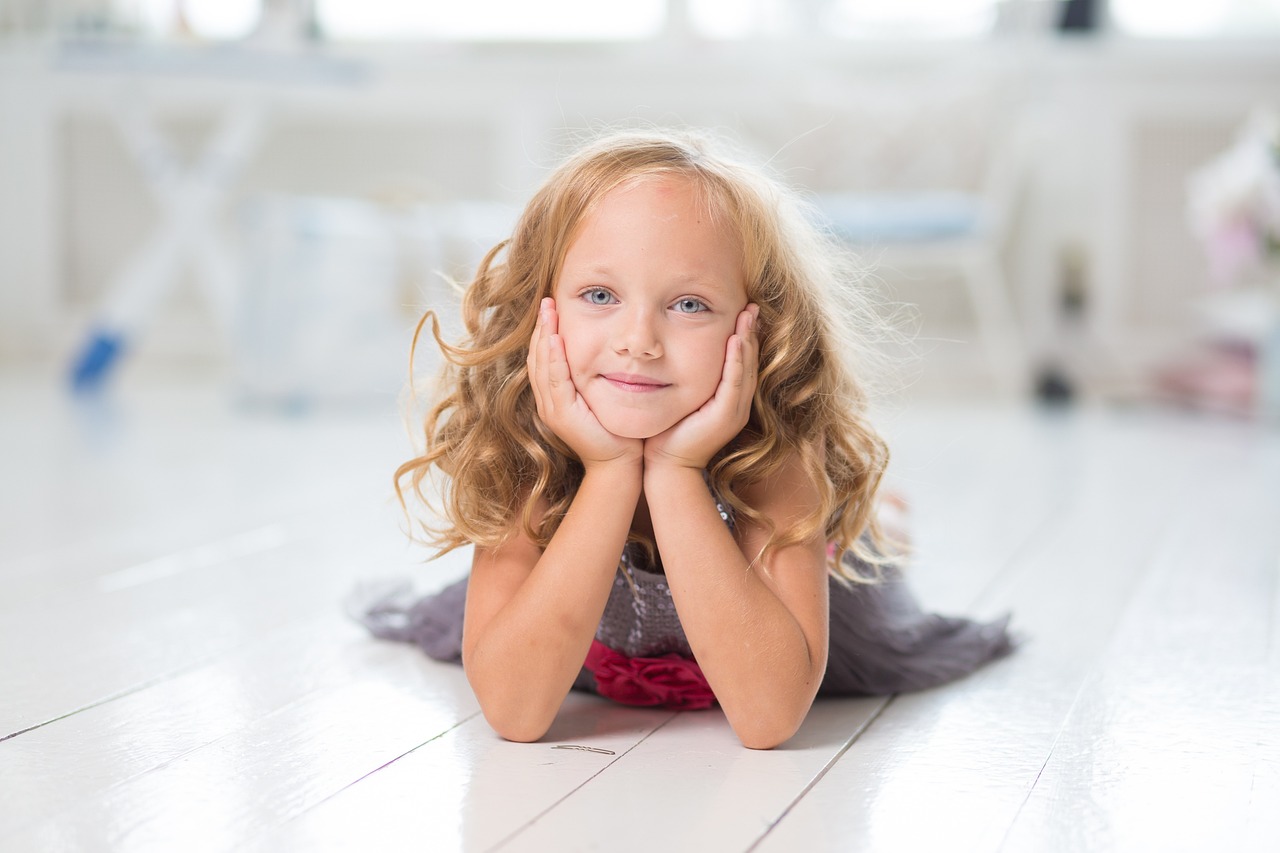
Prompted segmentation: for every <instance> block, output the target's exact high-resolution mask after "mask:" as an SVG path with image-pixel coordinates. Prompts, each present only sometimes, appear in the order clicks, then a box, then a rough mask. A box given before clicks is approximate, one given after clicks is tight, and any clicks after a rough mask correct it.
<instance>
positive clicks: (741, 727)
mask: <svg viewBox="0 0 1280 853" xmlns="http://www.w3.org/2000/svg"><path fill="white" fill-rule="evenodd" d="M805 710H807V708H806V709H805ZM804 718H805V713H804V712H803V711H801V712H799V713H777V714H760V713H758V712H757V713H754V714H748V715H747V716H746V717H745V718H742V719H730V721H729V725H730V726H731V727H732V728H733V733H734V734H735V735H737V736H738V740H739V741H741V742H742V745H743V746H745V747H746V748H747V749H773V748H774V747H777V746H781V745H782V744H784V743H786V742H787V741H788V740H790V739H791V738H792V736H794V735H795V733H796V732H797V731H799V730H800V724H801V723H803V722H804Z"/></svg>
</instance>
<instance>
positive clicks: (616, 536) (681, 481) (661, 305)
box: [362, 134, 1010, 748]
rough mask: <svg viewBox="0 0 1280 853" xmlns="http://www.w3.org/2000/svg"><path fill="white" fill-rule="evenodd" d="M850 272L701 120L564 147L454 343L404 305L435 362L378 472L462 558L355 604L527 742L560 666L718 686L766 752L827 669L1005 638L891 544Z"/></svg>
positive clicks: (557, 693)
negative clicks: (914, 585) (438, 369)
mask: <svg viewBox="0 0 1280 853" xmlns="http://www.w3.org/2000/svg"><path fill="white" fill-rule="evenodd" d="M856 284H857V283H856V282H854V281H848V280H842V278H841V276H840V274H839V263H838V253H837V252H835V251H833V250H832V249H831V248H829V246H828V244H827V243H826V242H825V241H824V239H823V237H822V236H821V234H820V233H818V231H817V230H816V229H814V228H813V227H812V226H811V225H810V224H809V221H808V220H807V219H806V218H805V217H804V215H803V214H802V211H801V208H800V206H799V205H798V204H796V203H795V202H794V200H793V199H792V197H791V196H789V195H788V194H787V193H786V192H785V191H784V190H783V189H782V188H781V187H780V186H778V185H776V184H775V183H773V182H772V181H770V180H769V179H767V178H765V177H764V176H763V175H762V174H761V173H760V172H758V171H756V170H753V169H750V168H747V167H744V166H742V165H740V164H739V163H737V162H736V161H734V160H731V159H729V158H727V157H725V156H722V155H719V154H717V153H715V152H713V151H712V150H711V149H710V148H709V146H708V145H707V144H706V143H705V142H703V141H702V140H700V139H697V138H693V137H685V136H681V135H674V134H624V135H615V136H610V137H608V138H604V139H601V140H599V141H597V142H596V143H595V144H593V145H590V146H588V147H587V148H585V149H584V150H582V151H581V152H580V153H578V154H577V155H576V156H574V157H573V158H572V159H570V160H569V161H568V162H567V163H565V164H564V165H563V166H561V167H560V168H559V169H558V170H557V171H556V172H554V173H553V174H552V175H551V177H550V178H549V180H548V181H547V182H546V184H545V185H544V186H543V187H542V188H541V190H539V191H538V193H537V194H536V195H535V196H534V198H533V200H532V201H531V202H530V203H529V205H528V207H527V208H526V209H525V211H524V213H523V215H522V217H521V218H520V220H519V222H518V224H517V225H516V228H515V231H514V233H513V234H512V236H511V238H510V239H509V240H507V241H506V242H504V243H503V244H500V245H499V246H498V247H496V248H495V249H494V250H493V251H491V252H490V253H489V255H488V256H487V257H486V258H485V260H484V262H483V263H482V264H481V265H480V268H479V271H478V272H477V273H476V276H475V280H474V281H473V282H472V283H471V284H470V286H469V288H468V289H467V291H466V295H465V298H464V302H463V318H464V320H465V324H466V331H467V334H466V338H465V340H464V341H463V342H462V343H461V344H460V345H457V346H454V345H449V344H447V343H445V342H444V341H442V340H441V339H440V333H439V330H438V326H435V321H434V318H433V317H431V315H430V313H428V315H427V316H426V317H424V318H423V322H422V323H420V324H419V326H418V333H420V332H421V330H422V328H423V324H424V323H426V322H427V320H428V319H431V321H432V323H433V329H434V330H435V336H436V339H437V342H438V343H439V344H440V346H441V348H442V350H443V352H444V355H445V358H446V362H447V364H446V369H445V371H444V374H443V383H442V385H441V397H440V398H439V399H438V401H436V403H435V405H434V407H433V408H431V409H430V411H429V413H428V414H427V416H426V422H425V452H424V453H423V454H422V455H421V456H419V457H417V458H415V459H413V460H411V461H410V462H408V463H406V464H405V465H403V466H402V467H401V468H400V469H399V470H398V471H397V472H396V487H397V491H398V493H399V494H400V495H401V497H402V499H403V497H404V490H405V488H406V485H407V489H408V490H409V491H410V492H411V493H413V494H416V495H417V496H418V497H419V498H422V499H423V500H427V498H426V497H425V492H430V491H432V489H426V490H424V488H423V486H424V480H428V482H429V483H431V484H432V485H433V486H434V487H435V488H437V489H438V490H439V492H440V493H441V494H442V495H443V499H442V505H441V507H440V509H439V515H440V516H442V517H443V518H444V519H445V525H444V526H443V527H442V528H441V527H430V526H427V530H428V532H429V533H430V534H431V537H432V541H434V542H435V543H436V544H437V545H439V546H441V548H442V549H443V550H444V551H448V550H451V549H453V548H456V547H458V546H460V545H464V544H471V545H474V546H475V554H474V561H473V565H472V571H471V574H470V577H469V578H468V579H467V580H465V581H463V582H461V583H459V584H457V585H455V586H453V587H451V588H449V589H447V590H445V591H444V592H443V593H440V594H438V595H434V596H430V597H428V598H426V599H424V600H422V601H419V602H416V603H411V604H405V603H400V602H397V601H395V600H392V599H390V598H388V599H385V600H382V601H379V602H375V603H374V604H373V605H372V606H371V607H369V608H368V609H367V610H366V612H364V613H363V614H362V618H363V619H364V621H365V622H366V624H367V625H369V627H370V628H371V629H372V630H373V631H374V633H376V634H378V635H379V636H383V637H391V638H396V639H401V640H408V641H412V642H416V643H418V644H419V645H421V646H422V647H423V648H424V649H426V650H427V651H428V653H429V654H431V655H432V656H433V657H436V658H440V659H446V660H458V659H461V661H462V663H463V666H464V667H465V670H466V674H467V678H468V679H469V681H470V683H471V685H472V687H473V689H474V690H475V693H476V697H477V698H478V700H479V703H480V706H481V708H482V709H483V711H484V715H485V717H486V719H487V720H488V721H489V723H490V724H491V725H492V726H493V728H494V729H495V730H496V731H497V732H498V734H500V735H501V736H502V737H504V738H508V739H511V740H517V741H533V740H537V739H538V738H540V737H542V736H543V735H544V734H545V733H546V731H547V729H548V728H549V727H550V725H551V722H552V720H553V718H554V717H555V715H556V713H557V711H558V709H559V708H560V706H561V703H562V702H563V701H564V698H565V696H566V694H567V693H568V691H569V690H570V689H571V688H574V687H577V688H580V689H585V690H592V691H595V692H597V693H599V694H601V695H603V696H605V697H609V698H612V699H616V700H618V701H621V702H626V703H630V704H638V705H661V706H666V707H672V708H705V707H709V706H710V705H712V704H717V703H718V704H719V706H720V707H721V709H722V710H723V712H724V714H725V717H726V718H727V720H728V722H729V725H730V726H732V728H733V730H734V732H735V733H736V734H737V736H738V737H739V739H740V740H741V741H742V743H743V744H744V745H746V746H748V747H753V748H770V747H773V746H776V745H778V744H780V743H782V742H783V741H785V740H787V739H788V738H789V737H791V736H792V735H793V734H794V733H795V731H796V730H797V728H798V727H799V726H800V724H801V722H802V721H803V720H804V718H805V715H806V713H807V712H808V710H809V707H810V705H811V704H812V703H813V700H814V697H815V696H816V695H818V694H819V693H823V694H833V695H849V694H863V695H865V694H881V693H891V692H897V691H902V690H912V689H919V688H923V687H928V686H932V685H936V684H939V683H942V682H944V681H947V680H949V679H952V678H955V677H957V676H959V675H962V674H964V673H967V672H969V671H971V670H972V669H974V668H976V667H978V666H980V665H981V664H983V663H984V662H986V661H989V660H991V659H993V658H996V657H998V656H1000V655H1003V654H1005V653H1006V652H1007V651H1008V650H1009V648H1010V643H1009V638H1008V635H1007V634H1006V632H1005V627H1004V622H1003V621H1001V622H997V623H992V624H989V625H980V624H977V623H973V622H970V621H968V620H963V619H954V618H945V617H940V616H934V615H928V614H924V613H921V612H920V610H919V608H918V607H917V606H916V604H915V602H914V600H913V599H912V598H911V596H910V594H909V592H907V590H906V589H905V588H904V587H903V586H902V584H901V581H900V578H899V577H898V576H897V574H896V571H895V569H894V568H893V565H892V563H891V561H890V560H888V559H886V558H884V557H882V556H880V553H882V552H883V551H884V548H883V547H882V545H883V542H882V537H881V534H880V529H879V525H878V524H877V519H876V507H877V504H876V491H877V487H878V486H879V483H880V479H881V475H882V474H883V473H884V470H885V465H886V463H887V460H888V453H887V450H886V447H885V444H884V442H883V441H882V440H881V439H880V437H879V436H878V435H877V434H876V433H875V432H874V431H873V430H872V428H871V427H870V426H869V425H868V423H867V422H866V420H865V411H864V410H865V406H866V401H865V393H864V390H863V387H862V385H861V384H860V382H859V377H857V376H855V375H853V373H852V372H851V371H850V370H849V369H848V368H847V367H846V366H845V362H844V361H843V360H842V358H841V349H842V347H844V346H845V343H844V338H843V330H842V329H841V328H840V327H841V325H842V323H843V322H844V320H843V318H842V316H841V313H840V312H839V311H838V310H837V308H836V307H837V306H838V305H839V304H841V303H842V302H843V301H845V300H844V299H843V297H842V296H841V295H840V293H839V289H840V288H854V287H856ZM416 341H417V333H415V345H416ZM437 474H442V475H444V477H442V478H437V477H436V476H435V475H437ZM428 503H430V501H429V500H428Z"/></svg>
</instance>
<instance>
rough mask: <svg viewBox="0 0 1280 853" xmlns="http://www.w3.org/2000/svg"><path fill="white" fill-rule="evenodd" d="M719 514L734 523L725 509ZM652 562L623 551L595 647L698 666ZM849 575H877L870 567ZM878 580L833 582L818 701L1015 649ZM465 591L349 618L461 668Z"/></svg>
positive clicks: (390, 591)
mask: <svg viewBox="0 0 1280 853" xmlns="http://www.w3.org/2000/svg"><path fill="white" fill-rule="evenodd" d="M721 515H722V516H723V517H724V518H725V520H726V522H728V523H729V524H730V526H732V520H731V519H730V518H729V516H728V515H727V514H726V513H725V512H724V511H723V509H722V510H721ZM845 559H846V560H854V557H853V556H852V555H849V554H846V556H845ZM647 562H648V561H647V559H646V558H645V553H644V549H643V548H641V547H640V546H638V545H635V544H631V545H628V546H627V548H626V550H625V551H624V552H623V555H622V559H621V561H620V563H619V567H618V574H617V577H616V578H615V579H614V584H613V588H612V590H611V591H610V595H609V600H608V603H607V604H606V605H605V609H604V615H603V616H602V617H601V619H600V625H599V627H598V628H597V630H596V640H597V641H598V642H599V643H600V644H603V646H605V647H607V648H609V649H612V650H614V651H615V652H618V653H620V654H621V655H624V656H626V657H627V658H659V657H663V656H670V655H677V656H679V657H681V658H687V659H690V660H692V658H693V651H692V649H690V647H689V641H688V640H687V639H686V638H685V633H684V629H683V628H682V626H681V624H680V617H679V614H677V613H676V609H675V604H674V602H673V601H672V598H671V590H670V588H669V587H668V586H667V583H666V577H665V576H664V575H663V574H662V573H661V572H659V571H654V570H653V568H652V567H650V566H647V565H646V563H647ZM853 568H855V569H862V571H861V572H860V574H863V575H868V574H871V572H870V571H868V570H867V569H866V567H865V566H858V565H856V564H855V565H853ZM882 576H883V580H882V581H881V582H879V583H876V584H853V583H848V582H845V581H843V580H841V579H838V578H834V577H833V578H831V580H830V581H829V583H830V611H831V613H830V640H829V653H828V659H827V671H826V675H825V677H824V678H823V681H822V686H821V688H820V689H819V691H818V693H819V695H827V696H869V695H871V696H879V695H888V694H891V693H900V692H905V691H912V690H922V689H925V688H928V687H935V686H937V685H939V684H944V683H946V682H948V681H951V680H953V679H956V678H959V677H961V676H963V675H967V674H968V673H970V672H972V671H974V670H975V669H977V668H978V667H980V666H982V665H983V664H986V663H988V662H990V661H993V660H996V659H997V658H1001V657H1003V656H1005V655H1007V654H1008V653H1009V652H1010V651H1011V650H1012V649H1013V646H1014V643H1013V640H1012V639H1011V637H1010V635H1009V631H1008V621H1009V617H1008V616H1004V617H1002V618H1000V619H997V620H995V621H992V622H977V621H974V620H971V619H966V618H962V617H955V616H941V615H938V614H934V613H927V612H925V611H923V610H922V609H921V608H920V605H919V603H918V602H917V601H916V599H915V597H914V595H913V594H912V593H911V590H910V589H909V588H908V587H907V585H906V583H905V582H904V580H903V578H902V576H901V573H900V572H899V571H898V570H897V569H895V568H893V567H889V568H887V569H884V570H882ZM466 591H467V579H466V578H464V579H462V580H460V581H458V582H456V583H454V584H452V585H451V586H448V587H446V588H445V589H444V590H442V591H440V592H438V593H435V594H432V595H428V596H425V597H415V596H414V595H413V593H412V591H411V588H410V586H409V584H407V583H405V584H402V585H399V586H394V587H384V588H382V589H376V588H364V589H362V590H359V591H357V593H356V594H354V595H353V596H352V598H351V600H350V601H349V602H348V611H349V612H350V613H351V615H352V616H353V617H354V618H356V619H357V620H358V621H360V622H362V623H363V624H364V625H365V626H366V627H367V628H368V629H369V631H370V632H372V633H373V634H374V635H375V636H377V637H381V638H383V639H388V640H397V641H401V642H407V643H413V644H415V645H417V646H419V647H420V648H422V650H423V651H425V652H426V653H427V654H428V655H429V656H430V657H432V658H434V659H436V660H441V661H450V662H461V660H462V614H463V605H464V602H465V600H466ZM574 686H575V687H576V688H578V689H582V690H590V691H597V685H596V678H595V675H594V673H593V672H592V671H591V670H590V669H588V668H587V667H586V666H584V667H583V670H582V672H581V674H580V675H579V677H578V679H577V681H576V682H575V684H574Z"/></svg>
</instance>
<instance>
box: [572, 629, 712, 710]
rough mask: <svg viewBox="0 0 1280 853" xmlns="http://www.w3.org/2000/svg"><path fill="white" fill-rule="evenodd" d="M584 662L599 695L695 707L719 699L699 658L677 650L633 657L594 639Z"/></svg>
mask: <svg viewBox="0 0 1280 853" xmlns="http://www.w3.org/2000/svg"><path fill="white" fill-rule="evenodd" d="M585 665H586V667H587V669H589V670H591V673H592V674H593V675H594V676H595V677H596V689H597V690H598V691H599V693H600V695H601V696H604V697H605V698H607V699H612V700H614V701H615V702H621V703H622V704H624V705H643V706H648V707H662V708H670V709H672V710H679V711H693V710H699V709H702V708H710V707H711V706H712V705H714V704H715V703H716V697H715V694H714V693H712V692H711V687H710V685H708V684H707V679H706V677H705V676H703V674H702V669H701V668H700V667H699V666H698V664H697V662H695V661H693V660H690V659H689V658H685V657H681V656H680V655H677V654H674V653H673V654H668V655H663V656H662V657H656V658H644V657H635V658H630V657H627V656H626V655H624V654H622V653H621V652H617V651H614V650H613V649H611V648H609V647H608V646H606V645H605V644H603V643H601V642H600V641H599V640H592V641H591V650H590V651H588V652H587V660H586V664H585Z"/></svg>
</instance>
